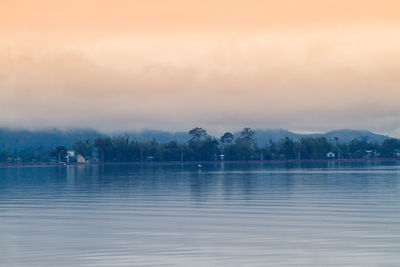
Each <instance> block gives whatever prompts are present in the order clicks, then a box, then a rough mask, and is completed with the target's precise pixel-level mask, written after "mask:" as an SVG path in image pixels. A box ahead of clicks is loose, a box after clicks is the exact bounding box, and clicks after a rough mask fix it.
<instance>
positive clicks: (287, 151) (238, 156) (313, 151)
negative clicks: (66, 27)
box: [0, 127, 400, 163]
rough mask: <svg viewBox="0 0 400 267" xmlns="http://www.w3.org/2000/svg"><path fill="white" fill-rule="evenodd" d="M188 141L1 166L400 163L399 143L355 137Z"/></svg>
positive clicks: (246, 133) (100, 145) (195, 135)
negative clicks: (76, 160)
mask: <svg viewBox="0 0 400 267" xmlns="http://www.w3.org/2000/svg"><path fill="white" fill-rule="evenodd" d="M188 133H189V136H190V137H189V139H188V140H187V142H177V141H170V142H159V141H157V140H156V139H154V138H153V139H151V140H149V141H138V140H133V139H131V137H129V136H128V135H122V136H115V137H105V136H99V137H96V138H94V139H85V140H76V141H75V142H74V143H73V145H72V146H70V147H66V146H57V147H54V148H52V149H49V148H44V147H43V146H38V147H31V148H28V149H23V150H14V151H11V152H10V151H6V150H0V162H1V163H18V162H22V163H23V162H25V163H29V162H31V163H32V162H58V161H66V155H67V151H69V150H72V151H74V152H75V155H81V156H83V157H85V158H86V159H89V160H92V161H94V159H96V161H98V162H200V161H218V160H224V161H251V160H299V159H301V160H320V159H326V158H327V154H328V153H329V152H331V155H333V156H331V159H338V158H340V159H373V158H399V156H400V140H399V139H395V138H388V139H386V140H385V141H383V142H382V143H378V142H372V141H368V140H367V138H356V139H353V140H351V141H350V142H340V139H339V138H338V137H333V138H332V139H327V138H325V137H321V136H315V137H303V138H301V139H300V140H293V139H291V138H289V137H285V138H282V139H281V140H279V141H278V142H274V141H272V140H268V141H267V142H265V144H264V145H259V144H260V140H258V142H257V140H256V132H255V131H254V130H253V129H251V128H244V129H243V130H242V131H241V132H240V133H238V134H236V136H235V134H234V133H230V132H226V133H224V134H223V135H222V136H221V137H220V138H216V137H213V136H211V135H209V134H208V133H207V131H206V130H205V129H203V128H199V127H196V128H193V129H191V130H190V131H188Z"/></svg>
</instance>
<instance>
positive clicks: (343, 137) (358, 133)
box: [235, 129, 390, 145]
mask: <svg viewBox="0 0 400 267" xmlns="http://www.w3.org/2000/svg"><path fill="white" fill-rule="evenodd" d="M255 131H256V133H255V136H256V139H257V142H258V144H259V145H265V144H266V143H267V142H269V140H272V141H273V142H278V141H279V140H281V139H282V138H285V137H289V138H291V139H293V140H300V139H301V138H303V137H309V136H311V137H325V138H326V139H328V140H330V141H332V140H334V138H335V137H337V138H338V142H339V143H346V142H349V141H351V140H353V139H356V138H357V139H365V140H367V141H368V142H378V143H382V142H383V141H384V140H385V139H388V138H390V137H389V136H385V135H381V134H375V133H372V132H370V131H363V130H349V129H343V130H335V131H330V132H327V133H321V134H298V133H293V132H290V131H287V130H282V129H280V130H255ZM238 134H239V133H236V134H235V135H238Z"/></svg>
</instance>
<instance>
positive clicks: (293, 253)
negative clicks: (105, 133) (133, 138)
mask: <svg viewBox="0 0 400 267" xmlns="http://www.w3.org/2000/svg"><path fill="white" fill-rule="evenodd" d="M0 265H1V266H21V265H22V266H28V265H29V266H134V265H137V266H326V265H340V266H400V163H399V162H388V163H379V162H376V163H375V162H362V163H340V166H338V164H337V163H335V162H320V163H279V164H278V163H275V164H272V163H253V164H227V163H225V164H206V165H203V167H202V168H201V169H199V168H198V167H197V165H196V164H187V165H184V166H181V165H157V164H154V165H144V166H141V165H122V164H121V165H104V166H63V167H56V166H51V167H49V166H48V167H0Z"/></svg>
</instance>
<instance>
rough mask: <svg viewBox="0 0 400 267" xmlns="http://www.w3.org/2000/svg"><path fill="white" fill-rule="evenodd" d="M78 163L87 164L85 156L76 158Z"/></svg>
mask: <svg viewBox="0 0 400 267" xmlns="http://www.w3.org/2000/svg"><path fill="white" fill-rule="evenodd" d="M76 162H77V163H85V162H86V159H85V157H84V156H82V155H81V154H79V155H78V156H76Z"/></svg>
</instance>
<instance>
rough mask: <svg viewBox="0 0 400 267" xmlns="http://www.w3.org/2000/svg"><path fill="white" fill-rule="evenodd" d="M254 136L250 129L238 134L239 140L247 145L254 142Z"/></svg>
mask: <svg viewBox="0 0 400 267" xmlns="http://www.w3.org/2000/svg"><path fill="white" fill-rule="evenodd" d="M254 134H255V131H253V130H252V129H251V128H249V127H247V128H243V131H242V132H241V133H240V139H242V140H243V141H246V142H249V143H253V142H255V139H254Z"/></svg>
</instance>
